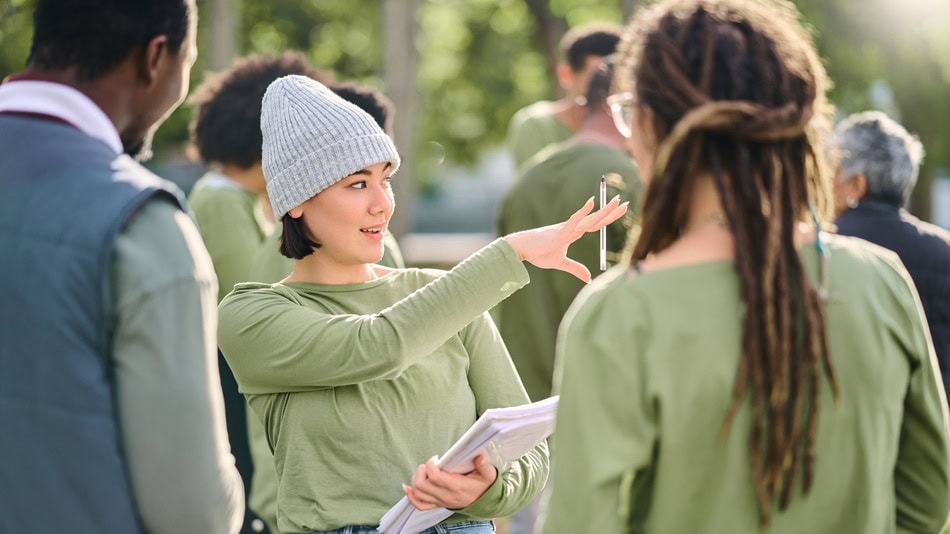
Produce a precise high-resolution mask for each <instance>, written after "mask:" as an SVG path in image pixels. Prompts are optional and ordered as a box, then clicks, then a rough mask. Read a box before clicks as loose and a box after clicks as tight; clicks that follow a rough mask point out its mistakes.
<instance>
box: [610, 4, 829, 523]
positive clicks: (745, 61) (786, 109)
mask: <svg viewBox="0 0 950 534" xmlns="http://www.w3.org/2000/svg"><path fill="white" fill-rule="evenodd" d="M620 53H621V64H620V66H619V67H618V74H617V78H619V79H620V80H619V82H618V83H619V84H620V86H621V88H622V89H623V88H626V89H629V90H631V91H632V92H633V94H634V98H635V100H636V102H637V104H636V105H638V106H641V109H642V108H649V109H650V110H652V112H653V115H654V121H653V124H652V133H653V135H654V137H655V140H656V141H657V150H656V165H655V167H654V169H652V180H650V183H649V185H648V187H647V190H646V194H645V196H644V201H643V212H642V219H641V228H640V233H639V236H638V237H637V238H636V241H635V244H634V246H633V250H632V257H631V260H632V261H640V260H643V259H644V258H646V257H647V256H648V255H650V254H653V253H656V252H658V251H661V250H663V249H664V248H666V247H667V246H669V245H670V244H671V243H672V242H673V241H674V240H676V239H677V237H678V235H679V233H678V232H679V229H681V228H684V227H685V226H686V222H687V216H688V207H689V199H690V195H691V191H692V188H693V185H694V183H695V178H696V177H697V175H699V174H701V173H703V174H707V175H709V174H711V175H712V177H713V180H714V182H715V186H716V188H717V190H718V192H719V194H720V197H721V199H722V209H723V211H724V212H725V214H726V218H727V221H728V225H729V228H730V230H731V232H732V234H733V236H734V238H735V242H736V247H735V256H736V257H735V262H736V269H737V272H738V275H739V278H740V281H741V283H740V292H741V299H742V302H743V304H744V310H745V313H744V318H743V321H744V325H743V334H742V336H743V337H742V357H741V360H740V363H739V368H738V370H737V373H736V379H735V386H734V389H733V395H732V401H731V403H730V406H729V409H728V411H727V413H726V414H725V417H724V420H723V424H722V432H721V435H720V439H724V438H725V436H726V434H727V433H728V432H729V427H730V423H731V422H732V420H733V418H734V416H735V414H736V411H737V409H738V408H739V405H740V403H741V402H742V401H743V399H744V397H745V396H746V393H750V396H751V402H752V428H751V431H750V434H749V450H750V457H751V471H752V479H753V480H752V482H753V484H754V486H755V493H756V499H757V504H758V508H759V512H760V522H761V525H762V526H763V527H765V526H767V525H768V523H769V514H770V510H771V506H772V504H773V502H774V501H775V499H776V498H778V500H779V509H784V508H785V507H786V506H787V504H788V502H789V498H790V494H791V489H792V487H793V483H794V482H795V478H796V473H798V471H799V470H800V471H801V476H802V486H803V491H804V492H807V491H808V490H809V488H810V485H811V479H812V473H813V470H814V464H815V447H814V446H815V432H816V428H817V419H818V392H819V385H820V384H819V379H820V375H821V374H822V369H823V373H824V375H825V376H826V377H827V380H828V381H829V382H830V385H831V388H832V391H833V393H834V395H835V398H837V395H838V384H837V379H836V377H835V372H834V368H833V367H832V364H831V361H830V359H829V355H828V345H827V339H826V336H825V326H824V324H825V321H824V311H823V308H822V303H821V298H820V296H819V294H818V292H817V291H816V290H815V289H814V288H813V287H812V285H811V284H810V282H809V280H808V278H807V274H806V272H805V269H804V267H803V264H802V261H801V259H800V258H799V255H798V253H797V250H796V247H795V240H794V235H795V232H794V230H795V226H796V225H797V224H798V223H799V222H800V221H802V220H804V219H805V218H806V217H807V216H808V214H809V212H813V211H815V210H817V212H818V213H820V214H821V215H822V217H823V218H824V220H827V218H828V216H829V215H830V208H831V206H830V203H829V202H827V198H828V196H829V195H828V192H829V189H828V187H829V185H828V180H827V179H826V176H827V174H826V170H825V165H824V161H823V154H822V150H821V147H819V146H818V145H817V143H818V141H819V139H818V135H819V133H821V132H823V131H826V130H827V124H830V121H829V120H828V119H829V118H830V114H831V109H830V106H829V105H828V103H827V101H826V100H825V91H826V86H827V80H826V74H825V71H824V68H823V67H822V65H821V63H820V61H819V60H818V57H817V54H816V52H815V48H814V45H813V43H812V41H811V38H810V37H809V35H808V34H807V32H806V31H805V30H804V29H803V27H802V25H801V24H800V23H799V22H798V17H797V12H796V11H795V8H794V7H792V6H791V4H789V3H784V2H777V1H775V0H769V1H768V2H767V3H766V1H755V0H668V1H665V2H661V3H659V4H656V5H654V6H652V7H651V8H648V9H645V10H643V11H641V13H640V14H639V15H638V16H637V17H636V19H635V20H634V21H633V22H632V23H631V24H630V25H629V26H628V28H627V31H626V35H625V37H624V41H623V43H622V45H621V51H620ZM649 171H650V170H649V169H643V170H642V172H649Z"/></svg>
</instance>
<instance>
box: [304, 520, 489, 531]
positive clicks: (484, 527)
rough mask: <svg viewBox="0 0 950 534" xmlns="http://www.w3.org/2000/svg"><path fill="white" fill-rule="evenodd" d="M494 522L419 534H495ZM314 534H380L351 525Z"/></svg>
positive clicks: (461, 523)
mask: <svg viewBox="0 0 950 534" xmlns="http://www.w3.org/2000/svg"><path fill="white" fill-rule="evenodd" d="M494 532H495V522H494V521H459V522H458V523H448V524H445V523H443V524H441V525H436V526H434V527H430V528H427V529H425V530H423V531H422V532H420V533H419V534H456V533H457V534H494ZM313 534H379V532H378V531H377V530H376V527H371V526H367V525H350V526H347V527H343V528H338V529H336V530H314V531H313Z"/></svg>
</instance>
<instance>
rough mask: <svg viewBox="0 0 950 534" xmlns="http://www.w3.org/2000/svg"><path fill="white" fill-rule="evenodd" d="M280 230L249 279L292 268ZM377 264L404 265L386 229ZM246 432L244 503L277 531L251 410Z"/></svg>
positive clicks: (268, 457) (268, 473)
mask: <svg viewBox="0 0 950 534" xmlns="http://www.w3.org/2000/svg"><path fill="white" fill-rule="evenodd" d="M281 232H283V227H282V226H281V225H279V224H278V225H275V226H274V229H273V230H272V231H271V234H270V235H268V236H267V237H266V238H265V240H264V243H263V244H262V245H261V246H260V247H259V248H258V250H257V253H256V254H255V258H254V262H253V266H252V267H251V274H250V278H249V279H248V280H249V281H250V280H253V281H255V282H266V283H274V282H279V281H281V280H283V279H284V278H286V277H287V276H288V275H289V274H290V272H291V271H292V270H293V268H294V261H293V260H292V259H290V258H288V257H286V256H284V255H282V254H281V253H280V251H279V250H278V248H279V244H280V236H281ZM379 264H380V265H383V266H386V267H392V268H395V269H401V268H403V267H405V266H406V265H405V263H404V261H403V258H402V251H400V249H399V244H398V243H397V242H396V238H395V237H393V235H392V234H390V233H389V232H388V231H387V232H386V234H385V235H384V236H383V258H382V259H381V260H379ZM247 434H248V445H249V446H250V449H251V458H252V460H253V462H254V474H253V475H252V477H251V487H250V488H249V493H248V500H247V503H248V506H249V507H250V508H251V510H253V511H254V513H256V514H257V515H258V516H260V518H261V519H263V520H264V522H265V523H267V526H268V527H269V528H270V530H271V531H273V532H277V473H276V472H275V471H274V455H273V454H272V453H271V451H270V447H269V446H268V445H267V435H266V433H265V432H264V427H263V426H262V425H261V422H260V420H259V419H258V418H257V415H255V414H254V412H253V411H252V410H248V411H247Z"/></svg>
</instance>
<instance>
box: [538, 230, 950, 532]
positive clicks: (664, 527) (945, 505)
mask: <svg viewBox="0 0 950 534" xmlns="http://www.w3.org/2000/svg"><path fill="white" fill-rule="evenodd" d="M828 241H829V243H828V245H829V250H830V285H829V288H830V292H831V293H830V298H829V301H828V302H827V304H826V306H825V314H826V317H827V334H828V342H829V347H830V354H831V361H832V365H833V366H834V369H835V372H836V374H837V378H838V383H839V386H840V398H839V399H838V401H837V402H835V400H834V398H833V396H832V393H831V388H830V386H829V385H828V382H827V380H826V379H825V378H824V376H822V377H821V379H820V384H821V389H820V393H819V413H818V427H817V437H816V444H815V468H814V478H813V482H812V485H811V489H810V491H809V492H808V493H807V494H806V495H802V485H801V473H800V472H799V473H798V475H797V482H796V484H795V488H794V493H793V496H792V499H791V502H790V503H789V505H788V508H787V509H786V510H784V511H778V510H777V504H776V505H773V514H772V518H771V526H770V528H769V530H768V533H769V534H783V533H796V534H797V533H805V532H807V533H812V532H815V533H839V532H841V533H844V532H847V533H849V534H862V533H893V532H897V531H902V532H937V531H938V530H939V529H940V528H941V527H942V526H943V525H944V524H945V522H946V520H947V516H948V509H950V467H948V462H950V445H948V442H950V436H948V422H947V419H948V418H947V407H946V399H945V397H944V393H943V389H942V387H941V385H940V380H939V376H940V375H939V371H938V369H937V365H936V357H935V355H934V350H933V345H932V343H931V342H930V339H929V334H928V332H927V328H926V323H925V320H924V318H923V312H922V309H921V306H920V302H919V299H918V298H917V294H916V292H915V291H914V289H913V285H912V284H911V282H910V278H909V276H908V274H907V272H906V271H905V269H904V267H903V265H901V263H900V260H898V259H897V256H896V255H894V254H893V253H890V252H888V251H885V250H884V249H881V248H878V247H876V246H874V245H870V244H868V243H865V242H863V241H860V240H856V239H850V238H843V237H838V236H829V239H828ZM801 255H802V259H803V262H804V263H805V265H806V267H807V269H808V271H809V272H810V274H811V276H812V279H813V280H814V279H816V276H815V273H817V270H818V259H817V257H818V256H817V253H816V252H815V248H814V246H812V245H808V246H806V247H803V248H802V249H801ZM738 284H739V281H738V276H737V274H736V270H735V264H734V262H732V261H715V262H706V263H700V264H694V265H689V266H682V267H677V268H669V269H664V270H659V271H653V272H646V273H642V274H636V273H633V272H632V271H629V270H628V271H623V270H621V269H615V270H613V271H611V272H610V273H608V274H607V275H606V276H604V277H602V278H600V279H598V280H596V281H595V282H594V284H593V285H592V286H591V287H589V288H588V289H587V290H585V291H584V292H582V293H581V295H580V296H579V297H578V299H577V302H575V304H574V306H573V307H572V308H571V310H570V312H569V313H568V315H567V317H566V318H565V320H564V327H563V330H562V333H561V337H560V338H559V346H558V358H559V359H558V377H559V379H558V380H559V385H558V386H556V387H557V388H558V389H559V391H560V394H561V400H560V407H559V411H558V419H557V432H556V434H555V436H554V441H553V443H552V450H553V451H554V467H553V468H552V491H551V494H550V500H549V502H548V506H547V518H546V521H545V523H544V528H543V532H545V533H548V534H557V533H562V532H563V533H570V534H575V533H578V532H611V533H621V532H658V533H666V532H671V533H672V532H704V533H711V534H715V533H720V532H721V533H729V534H732V533H736V532H758V531H759V527H758V522H759V514H758V511H757V507H756V499H755V495H754V489H753V485H752V475H751V469H750V462H749V433H750V424H751V423H750V418H751V402H750V401H749V398H748V396H746V399H745V400H744V402H743V404H742V405H740V408H739V410H738V412H737V413H736V416H735V419H734V420H733V422H732V425H731V430H730V431H729V433H728V435H727V438H726V440H725V442H724V443H722V444H719V442H718V439H719V432H720V427H721V425H722V422H723V418H724V417H725V415H726V412H727V410H728V407H729V404H730V401H731V399H732V391H733V385H734V383H735V378H736V370H737V369H738V365H739V358H740V353H741V317H742V305H741V303H740V300H739V286H738Z"/></svg>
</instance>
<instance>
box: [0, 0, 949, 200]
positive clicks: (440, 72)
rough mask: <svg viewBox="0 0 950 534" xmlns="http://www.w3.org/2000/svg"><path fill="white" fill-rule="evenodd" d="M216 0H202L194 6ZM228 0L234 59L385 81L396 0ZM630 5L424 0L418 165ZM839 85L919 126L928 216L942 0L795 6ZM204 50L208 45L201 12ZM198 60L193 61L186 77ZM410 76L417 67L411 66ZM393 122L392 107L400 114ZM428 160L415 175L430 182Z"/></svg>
mask: <svg viewBox="0 0 950 534" xmlns="http://www.w3.org/2000/svg"><path fill="white" fill-rule="evenodd" d="M213 1H214V0H198V5H199V10H200V12H202V13H204V14H207V13H209V12H210V11H209V10H208V9H206V8H207V4H209V3H211V2H213ZM218 1H229V2H231V6H232V8H233V9H234V10H235V14H236V17H235V19H236V20H237V26H238V27H237V29H236V30H237V31H236V36H237V46H236V48H237V53H238V54H239V55H244V54H247V53H251V52H259V53H269V52H279V51H282V50H285V49H299V50H302V51H304V52H305V53H306V54H307V55H308V57H309V58H310V59H311V60H312V62H313V63H314V64H315V65H318V66H321V67H325V68H332V69H334V70H335V71H336V72H337V78H338V79H351V80H356V81H359V82H362V83H367V84H370V85H374V86H377V87H380V88H381V89H383V90H384V91H385V87H382V78H381V76H380V73H381V72H382V67H383V66H382V61H383V59H382V58H383V50H382V47H383V43H384V41H383V38H382V35H383V31H384V27H383V26H384V21H383V20H382V14H381V13H382V8H381V2H384V1H391V0H348V1H346V2H327V1H322V0H218ZM34 3H35V0H0V77H3V76H6V75H7V74H9V73H11V72H16V71H18V70H20V69H21V68H22V67H23V65H24V62H25V60H26V57H27V54H28V50H29V41H30V36H31V20H30V12H31V10H32V7H33V5H34ZM640 3H644V2H640V1H638V0H418V6H419V18H418V25H417V31H416V32H415V34H413V35H406V36H405V39H404V45H405V46H407V47H415V48H416V50H417V51H418V54H419V56H418V58H419V59H418V71H417V72H416V73H415V74H414V76H415V78H416V80H415V81H416V86H417V88H418V99H419V106H418V109H419V113H418V116H417V117H416V121H417V122H416V123H415V124H416V125H417V129H416V134H415V136H414V138H415V147H416V149H415V150H414V154H415V156H416V159H421V160H425V159H426V158H435V157H441V156H442V155H443V154H444V156H445V157H446V159H448V160H450V161H454V162H460V163H471V162H473V161H475V160H476V159H477V158H478V157H479V156H480V155H481V154H482V153H483V152H484V151H485V150H486V149H489V148H492V147H497V146H498V145H500V144H501V143H502V142H503V141H504V137H505V134H506V129H507V124H508V120H509V118H510V117H511V115H512V114H513V113H514V112H515V111H516V110H517V109H519V108H520V107H521V106H524V105H526V104H528V103H530V102H533V101H535V100H538V99H541V98H552V97H555V96H556V91H557V88H556V85H555V83H554V81H553V76H552V68H553V65H554V63H555V62H556V52H555V51H556V43H557V40H558V39H559V38H560V36H561V35H562V34H563V32H564V31H565V30H566V29H567V28H568V27H570V26H574V25H576V24H580V23H583V22H588V21H592V20H611V21H615V22H622V21H624V20H626V19H627V18H628V17H629V15H630V14H631V13H632V12H633V11H634V10H635V8H636V7H637V5H638V4H640ZM795 3H796V4H797V5H798V7H799V9H800V10H801V11H802V13H803V16H804V19H805V21H806V22H807V23H808V24H809V25H810V26H811V27H812V28H813V30H814V34H815V39H816V42H817V44H818V48H819V52H820V54H821V56H822V58H823V59H824V61H825V64H826V66H827V68H828V71H829V73H830V75H831V77H832V79H833V81H834V83H835V85H834V87H833V89H832V93H831V98H832V100H833V102H834V103H835V104H836V105H837V106H838V108H839V111H840V113H841V114H842V115H845V114H848V113H851V112H855V111H861V110H865V109H872V108H879V109H883V110H884V111H886V112H888V113H889V114H892V115H894V116H895V118H896V119H898V120H899V121H901V122H902V123H903V124H904V125H905V126H907V128H908V129H909V130H911V131H913V132H916V133H917V134H918V135H919V136H920V138H921V140H922V141H923V143H924V146H925V148H926V150H927V156H926V158H925V164H924V167H923V169H922V173H921V183H920V185H919V186H918V188H917V191H916V193H915V198H914V206H913V207H914V211H915V212H917V213H918V214H920V215H922V216H923V217H925V218H926V217H928V216H929V215H930V214H929V208H930V205H929V202H928V201H927V200H928V199H927V193H928V191H929V181H930V180H932V179H933V178H934V176H936V175H937V174H938V173H941V172H942V173H944V174H950V126H948V125H950V2H947V1H946V0H834V1H827V0H797V1H796V2H795ZM200 21H201V22H200V27H199V49H203V48H204V47H205V46H206V45H207V42H208V37H207V26H208V18H207V17H204V18H202V19H200ZM206 64H207V63H206V58H205V57H199V61H198V63H197V65H196V67H195V70H194V71H193V80H192V83H193V84H197V83H200V81H201V79H202V78H203V75H204V72H205V68H206V67H205V66H206ZM406 74H407V75H413V74H412V73H406ZM191 114H192V110H191V108H190V107H189V106H188V105H187V104H186V105H184V106H182V107H181V108H180V109H179V110H178V111H176V112H175V113H174V114H173V115H172V117H171V118H170V119H169V121H168V122H166V124H165V125H164V126H163V127H162V128H161V129H160V130H159V135H158V137H157V139H156V149H157V153H158V154H159V156H160V157H163V158H175V157H180V154H181V148H182V146H183V145H184V143H185V142H186V141H187V123H188V121H189V120H190V118H191ZM397 120H398V110H397ZM425 169H426V166H425V165H422V166H420V167H419V169H418V172H417V178H418V179H420V180H422V181H425V180H426V179H427V176H426V170H425Z"/></svg>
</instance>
